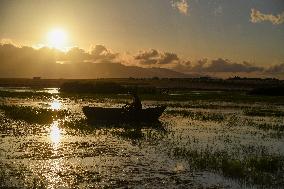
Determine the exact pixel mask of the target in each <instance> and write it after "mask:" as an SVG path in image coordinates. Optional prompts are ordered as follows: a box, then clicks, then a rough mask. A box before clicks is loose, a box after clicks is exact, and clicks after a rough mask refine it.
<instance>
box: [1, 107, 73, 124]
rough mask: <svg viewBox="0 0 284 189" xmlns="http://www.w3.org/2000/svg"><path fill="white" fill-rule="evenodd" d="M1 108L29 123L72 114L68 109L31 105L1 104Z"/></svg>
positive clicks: (7, 113) (8, 114)
mask: <svg viewBox="0 0 284 189" xmlns="http://www.w3.org/2000/svg"><path fill="white" fill-rule="evenodd" d="M0 109H1V110H3V111H4V112H5V115H6V116H7V117H9V118H11V119H15V120H22V121H26V122H28V123H39V124H45V123H52V121H53V120H54V119H59V118H63V117H65V116H67V115H69V114H70V112H69V111H67V110H51V109H44V108H35V107H30V106H16V105H0Z"/></svg>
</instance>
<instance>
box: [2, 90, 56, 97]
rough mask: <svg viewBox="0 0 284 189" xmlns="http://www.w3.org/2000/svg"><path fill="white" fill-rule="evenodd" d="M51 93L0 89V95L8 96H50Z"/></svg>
mask: <svg viewBox="0 0 284 189" xmlns="http://www.w3.org/2000/svg"><path fill="white" fill-rule="evenodd" d="M52 96H53V94H50V93H47V92H30V91H29V92H11V91H0V97H10V98H43V97H46V98H50V97H52Z"/></svg>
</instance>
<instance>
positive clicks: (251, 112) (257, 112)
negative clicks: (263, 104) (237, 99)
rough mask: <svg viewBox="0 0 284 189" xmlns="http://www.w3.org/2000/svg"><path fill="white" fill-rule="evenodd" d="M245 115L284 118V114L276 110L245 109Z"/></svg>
mask: <svg viewBox="0 0 284 189" xmlns="http://www.w3.org/2000/svg"><path fill="white" fill-rule="evenodd" d="M243 112H244V114H245V115H246V116H261V117H264V116H272V117H284V112H282V111H280V110H277V109H276V110H275V109H259V108H250V109H245V110H244V111H243Z"/></svg>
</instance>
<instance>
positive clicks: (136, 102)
mask: <svg viewBox="0 0 284 189" xmlns="http://www.w3.org/2000/svg"><path fill="white" fill-rule="evenodd" d="M130 94H131V95H132V97H133V101H132V103H131V104H126V106H125V107H126V109H127V110H128V111H139V110H142V103H141V100H140V99H139V97H138V95H137V92H131V93H130Z"/></svg>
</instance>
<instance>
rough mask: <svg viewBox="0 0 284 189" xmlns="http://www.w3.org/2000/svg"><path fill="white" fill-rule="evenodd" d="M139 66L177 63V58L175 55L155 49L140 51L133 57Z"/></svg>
mask: <svg viewBox="0 0 284 189" xmlns="http://www.w3.org/2000/svg"><path fill="white" fill-rule="evenodd" d="M134 58H135V60H137V61H138V62H139V63H140V64H141V65H148V66H154V65H159V66H163V65H167V64H171V63H175V62H177V61H179V60H180V59H179V57H178V56H177V54H175V53H169V52H159V51H158V50H156V49H150V50H147V51H140V52H139V53H138V54H137V55H135V56H134Z"/></svg>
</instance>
